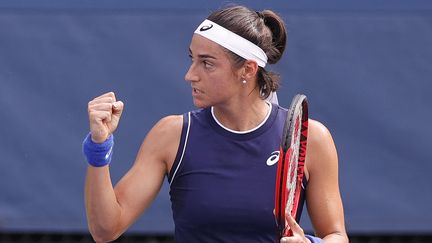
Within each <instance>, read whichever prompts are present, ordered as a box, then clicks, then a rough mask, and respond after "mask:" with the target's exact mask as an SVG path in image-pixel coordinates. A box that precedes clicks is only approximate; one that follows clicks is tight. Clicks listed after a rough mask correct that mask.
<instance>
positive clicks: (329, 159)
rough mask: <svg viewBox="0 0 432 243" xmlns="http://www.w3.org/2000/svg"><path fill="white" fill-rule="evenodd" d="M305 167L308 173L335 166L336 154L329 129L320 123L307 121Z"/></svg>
mask: <svg viewBox="0 0 432 243" xmlns="http://www.w3.org/2000/svg"><path fill="white" fill-rule="evenodd" d="M308 133H309V134H308V145H307V153H306V166H307V168H308V171H309V172H310V173H313V171H315V170H320V169H322V168H328V166H334V165H337V152H336V147H335V144H334V141H333V137H332V135H331V133H330V131H329V129H328V128H327V127H326V126H325V125H324V124H323V123H321V122H319V121H316V120H312V119H309V129H308Z"/></svg>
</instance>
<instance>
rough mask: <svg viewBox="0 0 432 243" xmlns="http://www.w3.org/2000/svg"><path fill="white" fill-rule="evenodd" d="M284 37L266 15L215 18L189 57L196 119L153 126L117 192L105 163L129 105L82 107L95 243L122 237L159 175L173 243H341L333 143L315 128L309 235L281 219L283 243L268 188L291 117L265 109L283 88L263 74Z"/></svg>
mask: <svg viewBox="0 0 432 243" xmlns="http://www.w3.org/2000/svg"><path fill="white" fill-rule="evenodd" d="M286 38H287V33H286V29H285V24H284V22H283V21H282V19H281V17H280V16H278V15H276V14H275V13H274V12H272V11H270V10H264V11H262V12H255V11H252V10H250V9H248V8H246V7H243V6H232V7H227V8H224V9H221V10H217V11H215V12H213V13H212V14H211V15H210V16H209V17H208V18H207V19H206V20H204V21H203V22H202V23H201V24H200V25H199V26H198V27H197V29H196V31H195V33H194V34H193V36H192V41H191V44H190V47H189V53H190V58H191V65H190V68H189V70H188V71H187V73H186V76H185V79H186V80H187V81H188V82H189V83H190V85H191V93H192V97H193V102H194V104H195V106H197V107H198V109H197V110H194V111H191V112H188V113H186V114H183V115H172V116H168V117H165V118H162V119H161V120H160V121H159V122H157V124H155V126H154V127H153V128H152V129H151V130H150V132H149V133H148V134H147V136H146V137H145V139H144V141H143V142H142V145H141V148H140V149H139V151H138V153H137V156H136V160H135V163H134V165H133V166H132V168H131V169H130V170H129V171H128V172H127V173H126V174H125V175H124V177H123V178H122V179H121V180H120V181H119V182H118V183H117V185H116V186H115V187H113V186H112V182H111V179H110V169H109V168H110V167H109V163H110V161H111V157H112V152H113V144H114V136H113V133H114V131H115V130H116V128H117V126H118V123H119V120H120V117H121V115H122V111H123V108H124V104H123V102H122V101H120V100H118V99H117V98H116V96H115V94H114V93H113V92H109V93H106V94H103V95H101V96H99V97H97V98H95V99H93V100H92V101H90V102H89V104H88V114H89V121H90V133H89V135H88V136H87V137H86V138H85V140H84V143H83V150H84V153H85V155H86V157H87V161H88V163H89V166H88V170H87V177H86V187H85V206H86V211H87V218H88V224H89V229H90V232H91V234H92V236H93V238H94V239H95V240H96V241H97V242H106V241H111V240H114V239H116V238H117V237H119V236H120V235H121V234H122V233H123V232H125V230H127V229H128V227H129V226H130V225H131V224H132V223H133V222H135V220H136V219H137V218H138V217H139V216H140V215H141V214H142V213H143V212H144V211H145V210H146V209H147V208H148V207H149V205H150V204H151V202H152V201H153V199H154V198H155V197H156V195H157V193H158V192H159V190H160V188H161V185H162V183H163V181H164V179H165V177H167V180H168V182H169V184H170V198H171V203H172V211H173V219H174V223H175V235H174V239H175V242H338V243H340V242H348V238H347V235H346V232H345V226H344V213H343V207H342V201H341V197H340V193H339V186H338V158H337V154H336V149H335V145H334V142H333V140H332V137H331V135H330V133H329V131H328V130H327V129H326V127H325V126H324V125H322V124H321V123H319V122H317V121H314V120H310V122H309V124H310V125H309V140H308V148H307V151H308V153H307V157H306V165H305V171H306V172H305V176H306V178H307V183H304V187H305V189H304V190H305V195H306V196H305V198H306V201H307V207H308V211H309V215H310V218H311V222H312V223H313V226H314V229H315V235H305V233H304V232H303V229H302V228H301V226H300V225H299V224H298V223H297V222H296V221H295V220H294V219H293V218H292V217H291V216H289V214H287V221H288V224H289V226H290V228H291V229H292V231H293V233H294V235H293V236H291V237H284V238H282V239H279V238H278V234H277V228H276V223H275V219H274V215H273V209H274V188H275V176H276V168H277V164H276V163H277V161H278V156H279V154H278V150H279V143H280V140H281V136H282V128H283V125H284V121H285V118H286V114H287V110H286V109H284V108H281V107H280V106H278V105H277V104H275V103H272V102H269V101H268V100H267V98H268V97H269V96H270V95H272V92H274V91H276V90H277V89H278V86H279V82H278V76H277V75H276V74H274V73H272V72H269V71H267V70H266V66H267V65H268V64H274V63H276V62H278V61H279V59H281V57H282V54H283V52H284V49H285V45H286ZM300 210H301V207H300Z"/></svg>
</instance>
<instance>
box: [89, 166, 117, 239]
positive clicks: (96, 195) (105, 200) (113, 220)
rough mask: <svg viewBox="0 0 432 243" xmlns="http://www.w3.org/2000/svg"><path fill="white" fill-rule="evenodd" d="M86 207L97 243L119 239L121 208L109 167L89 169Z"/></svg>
mask: <svg viewBox="0 0 432 243" xmlns="http://www.w3.org/2000/svg"><path fill="white" fill-rule="evenodd" d="M85 207H86V213H87V221H88V225H89V229H90V233H91V234H92V236H93V238H94V239H95V240H96V241H97V242H105V241H108V240H113V239H115V238H116V237H118V235H119V234H120V232H118V231H119V219H120V216H121V207H120V205H119V203H118V201H117V198H116V195H115V193H114V189H113V186H112V183H111V178H110V174H109V167H108V166H104V167H92V166H89V167H88V169H87V177H86V184H85Z"/></svg>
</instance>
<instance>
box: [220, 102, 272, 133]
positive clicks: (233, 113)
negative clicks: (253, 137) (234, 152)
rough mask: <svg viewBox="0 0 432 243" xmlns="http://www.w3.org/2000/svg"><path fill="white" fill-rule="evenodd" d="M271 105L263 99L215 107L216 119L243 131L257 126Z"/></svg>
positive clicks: (235, 129) (226, 125) (230, 127)
mask: <svg viewBox="0 0 432 243" xmlns="http://www.w3.org/2000/svg"><path fill="white" fill-rule="evenodd" d="M270 109H271V106H270V104H269V103H267V102H266V101H264V100H262V99H260V98H259V99H255V100H254V101H248V102H235V103H234V104H230V105H217V106H214V107H213V112H214V115H215V117H216V119H217V120H218V121H219V122H220V123H221V124H222V125H223V126H224V127H226V128H229V129H231V130H234V131H238V132H242V131H248V130H251V129H254V128H256V127H257V126H258V125H259V124H261V123H262V122H263V121H264V119H265V118H266V116H267V114H268V113H269V112H270Z"/></svg>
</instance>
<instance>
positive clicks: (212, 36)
mask: <svg viewBox="0 0 432 243" xmlns="http://www.w3.org/2000/svg"><path fill="white" fill-rule="evenodd" d="M194 33H195V34H198V35H201V36H204V37H205V38H207V39H209V40H211V41H214V42H216V43H218V44H219V45H221V46H223V47H225V48H226V49H228V50H230V51H232V52H234V53H235V54H237V55H239V56H241V57H243V58H244V59H246V60H253V61H255V62H256V63H257V64H258V66H260V67H265V65H266V63H267V55H266V54H265V52H264V51H263V50H262V49H261V48H260V47H259V46H257V45H255V44H254V43H252V42H250V41H249V40H247V39H245V38H243V37H241V36H239V35H237V34H235V33H234V32H232V31H230V30H227V29H225V28H224V27H222V26H220V25H218V24H216V23H214V22H212V21H210V20H208V19H206V20H204V21H203V22H202V23H201V24H200V25H199V26H198V28H197V29H196V30H195V32H194Z"/></svg>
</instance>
